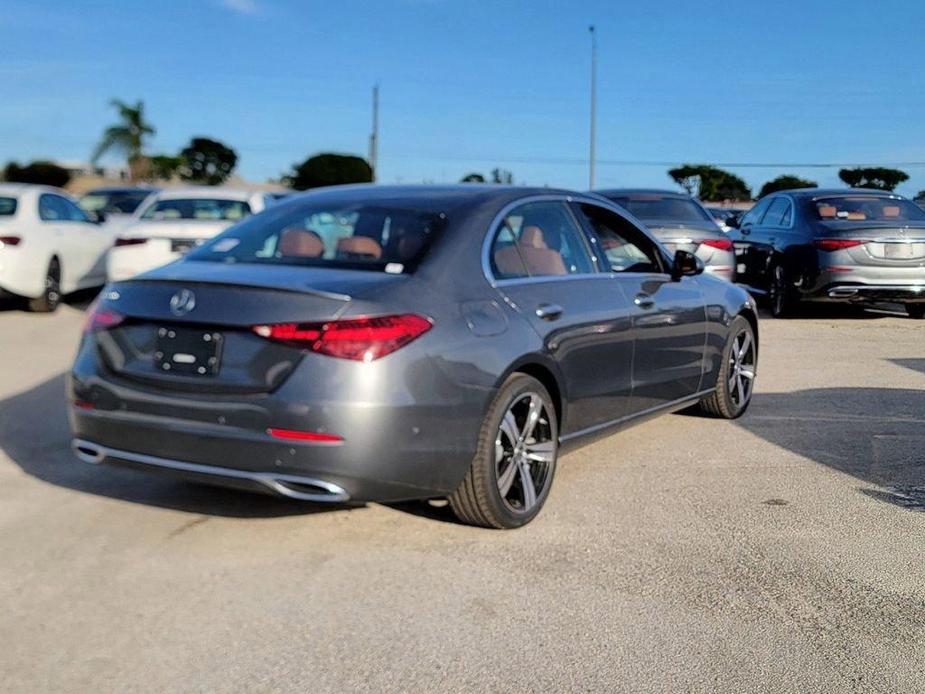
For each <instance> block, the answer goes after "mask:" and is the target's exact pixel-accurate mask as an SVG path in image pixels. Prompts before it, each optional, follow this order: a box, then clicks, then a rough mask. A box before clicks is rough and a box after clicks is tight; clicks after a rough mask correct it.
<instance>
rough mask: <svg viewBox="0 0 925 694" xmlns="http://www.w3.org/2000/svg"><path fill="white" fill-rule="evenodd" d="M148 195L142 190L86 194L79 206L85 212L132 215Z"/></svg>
mask: <svg viewBox="0 0 925 694" xmlns="http://www.w3.org/2000/svg"><path fill="white" fill-rule="evenodd" d="M149 195H150V193H149V192H147V191H143V190H141V191H117V192H111V193H87V194H86V195H84V196H83V197H82V198H81V199H80V206H81V207H82V208H84V209H85V210H86V211H87V212H106V213H108V214H132V212H134V211H135V210H136V209H137V208H138V206H139V205H140V204H141V203H142V202H144V199H145V198H146V197H148V196H149Z"/></svg>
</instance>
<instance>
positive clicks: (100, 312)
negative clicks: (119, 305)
mask: <svg viewBox="0 0 925 694" xmlns="http://www.w3.org/2000/svg"><path fill="white" fill-rule="evenodd" d="M124 320H125V316H123V315H122V314H121V313H119V312H118V311H113V310H112V309H111V308H106V307H105V306H104V307H101V306H100V305H99V303H98V302H93V304H92V305H91V306H90V308H89V309H88V310H87V320H86V322H85V323H84V333H85V334H89V333H98V332H101V331H103V330H108V329H109V328H114V327H116V326H117V325H119V324H121V323H122V322H123V321H124Z"/></svg>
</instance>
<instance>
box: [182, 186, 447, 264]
mask: <svg viewBox="0 0 925 694" xmlns="http://www.w3.org/2000/svg"><path fill="white" fill-rule="evenodd" d="M445 221H446V217H445V215H443V214H439V213H435V212H427V211H423V210H416V209H402V208H397V207H389V206H377V205H363V204H353V205H348V206H346V207H327V206H319V205H312V204H310V203H305V202H299V203H298V204H295V203H289V204H285V203H277V204H276V205H273V206H271V207H270V208H269V209H268V210H267V211H265V212H263V213H261V214H259V215H256V216H254V217H252V218H250V219H248V220H246V221H244V222H242V223H241V224H237V225H235V226H233V227H232V228H231V229H229V230H228V231H226V232H225V233H224V234H221V235H219V236H217V237H216V238H215V239H213V240H212V241H210V242H209V243H206V244H205V245H203V246H201V247H200V248H198V249H197V250H195V251H193V252H192V253H190V254H189V256H187V257H188V258H191V259H193V260H207V261H215V262H225V263H265V264H272V265H309V266H316V267H343V268H352V269H360V270H378V271H385V272H390V273H402V272H411V271H413V270H414V268H415V267H416V266H417V265H418V263H419V262H420V261H421V259H422V258H423V257H424V254H425V253H426V252H427V250H428V249H429V248H430V247H431V245H432V244H433V242H434V240H435V238H436V237H437V236H438V235H439V233H440V232H441V231H442V230H443V227H444V226H445Z"/></svg>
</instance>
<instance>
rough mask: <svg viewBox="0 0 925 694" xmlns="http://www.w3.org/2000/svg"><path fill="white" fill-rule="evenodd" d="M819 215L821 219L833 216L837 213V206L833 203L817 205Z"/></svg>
mask: <svg viewBox="0 0 925 694" xmlns="http://www.w3.org/2000/svg"><path fill="white" fill-rule="evenodd" d="M818 209H819V216H820V217H822V218H823V219H828V218H833V219H834V218H835V217H836V216H837V215H838V208H837V207H835V206H834V205H819V208H818Z"/></svg>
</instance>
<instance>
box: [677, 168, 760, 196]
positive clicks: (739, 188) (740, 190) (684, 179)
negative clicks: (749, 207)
mask: <svg viewBox="0 0 925 694" xmlns="http://www.w3.org/2000/svg"><path fill="white" fill-rule="evenodd" d="M668 175H669V176H670V177H671V179H672V180H673V181H674V182H675V183H677V184H678V185H679V186H681V187H682V188H684V190H686V191H687V192H688V193H689V194H690V195H694V194H695V192H696V194H697V196H698V197H699V198H700V199H701V200H750V199H751V197H752V191H751V189H750V188H749V187H748V185H747V184H746V183H745V181H743V180H742V179H741V178H739V177H738V176H736V175H735V174H731V173H729V172H728V171H723V170H722V169H720V168H717V167H715V166H710V165H709V164H685V165H684V166H679V167H677V168H675V169H670V170H669V171H668Z"/></svg>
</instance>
